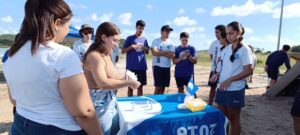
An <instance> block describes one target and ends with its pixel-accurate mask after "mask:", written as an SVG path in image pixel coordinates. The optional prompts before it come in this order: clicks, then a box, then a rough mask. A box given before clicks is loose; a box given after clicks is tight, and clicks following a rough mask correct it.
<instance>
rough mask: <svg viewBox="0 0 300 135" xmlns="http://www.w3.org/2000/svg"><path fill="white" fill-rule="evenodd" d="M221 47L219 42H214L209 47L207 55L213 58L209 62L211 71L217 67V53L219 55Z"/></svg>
mask: <svg viewBox="0 0 300 135" xmlns="http://www.w3.org/2000/svg"><path fill="white" fill-rule="evenodd" d="M221 47H222V45H221V44H220V41H219V40H215V41H214V42H212V43H211V44H210V46H209V49H208V54H210V55H212V56H213V57H212V60H211V68H210V69H211V71H214V70H215V68H216V66H217V62H218V53H219V51H220V48H221Z"/></svg>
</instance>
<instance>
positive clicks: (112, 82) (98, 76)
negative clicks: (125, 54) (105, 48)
mask: <svg viewBox="0 0 300 135" xmlns="http://www.w3.org/2000/svg"><path fill="white" fill-rule="evenodd" d="M86 63H87V67H88V69H89V70H90V71H91V73H92V75H93V78H94V80H95V82H96V84H97V86H98V87H99V88H102V89H119V88H122V87H128V86H129V87H132V88H133V89H136V88H137V87H138V86H139V83H138V82H137V81H133V80H129V81H128V80H124V79H123V80H121V79H114V78H108V77H107V73H106V71H105V62H104V60H103V59H102V58H101V56H100V54H99V53H96V52H92V53H90V54H89V55H88V56H87V59H86Z"/></svg>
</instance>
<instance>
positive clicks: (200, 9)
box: [195, 8, 205, 14]
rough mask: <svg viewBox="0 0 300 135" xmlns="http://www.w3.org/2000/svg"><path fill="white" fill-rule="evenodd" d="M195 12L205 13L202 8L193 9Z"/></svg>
mask: <svg viewBox="0 0 300 135" xmlns="http://www.w3.org/2000/svg"><path fill="white" fill-rule="evenodd" d="M195 12H196V13H197V14H202V13H205V10H204V9H203V8H196V9H195Z"/></svg>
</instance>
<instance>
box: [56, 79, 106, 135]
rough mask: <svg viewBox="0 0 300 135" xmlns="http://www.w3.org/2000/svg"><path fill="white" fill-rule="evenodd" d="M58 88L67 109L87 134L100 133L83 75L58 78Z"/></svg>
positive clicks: (94, 134) (99, 134) (100, 134)
mask: <svg viewBox="0 0 300 135" xmlns="http://www.w3.org/2000/svg"><path fill="white" fill-rule="evenodd" d="M59 90H60V93H61V95H62V98H63V100H64V103H65V106H66V108H67V110H68V111H69V112H70V114H71V115H73V116H74V117H75V119H76V121H77V122H78V123H79V125H80V126H81V127H82V128H83V129H84V130H85V132H87V133H88V134H89V135H102V131H101V129H100V126H99V123H98V119H97V116H96V112H95V109H94V106H93V103H92V100H91V98H90V95H89V90H88V86H87V82H86V79H85V77H84V75H83V74H82V73H81V74H77V75H73V76H71V77H67V78H63V79H60V80H59Z"/></svg>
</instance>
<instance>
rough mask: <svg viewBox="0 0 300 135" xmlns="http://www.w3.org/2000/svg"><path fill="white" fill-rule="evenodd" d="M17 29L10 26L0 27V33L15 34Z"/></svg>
mask: <svg viewBox="0 0 300 135" xmlns="http://www.w3.org/2000/svg"><path fill="white" fill-rule="evenodd" d="M18 31H19V30H17V29H16V28H12V27H9V28H5V29H2V28H0V35H2V34H17V33H18Z"/></svg>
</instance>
